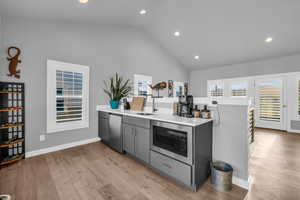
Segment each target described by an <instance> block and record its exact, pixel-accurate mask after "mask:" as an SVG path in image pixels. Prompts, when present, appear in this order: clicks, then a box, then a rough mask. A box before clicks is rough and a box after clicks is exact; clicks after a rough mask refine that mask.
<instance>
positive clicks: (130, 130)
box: [123, 124, 135, 154]
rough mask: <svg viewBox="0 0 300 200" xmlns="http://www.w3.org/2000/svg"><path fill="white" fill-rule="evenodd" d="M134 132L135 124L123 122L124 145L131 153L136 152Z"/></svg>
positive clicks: (125, 149)
mask: <svg viewBox="0 0 300 200" xmlns="http://www.w3.org/2000/svg"><path fill="white" fill-rule="evenodd" d="M134 134H135V132H134V126H132V125H128V124H123V147H124V151H126V152H127V153H130V154H134Z"/></svg>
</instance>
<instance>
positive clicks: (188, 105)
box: [177, 95, 194, 118]
mask: <svg viewBox="0 0 300 200" xmlns="http://www.w3.org/2000/svg"><path fill="white" fill-rule="evenodd" d="M178 98H179V101H178V109H177V115H179V116H182V117H188V118H191V117H193V113H192V110H193V99H194V98H193V96H192V95H188V96H179V97H178Z"/></svg>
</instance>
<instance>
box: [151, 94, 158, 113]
mask: <svg viewBox="0 0 300 200" xmlns="http://www.w3.org/2000/svg"><path fill="white" fill-rule="evenodd" d="M151 97H152V112H153V113H154V112H156V111H157V108H155V98H154V97H153V95H151Z"/></svg>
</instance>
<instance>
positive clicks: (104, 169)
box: [0, 142, 246, 200]
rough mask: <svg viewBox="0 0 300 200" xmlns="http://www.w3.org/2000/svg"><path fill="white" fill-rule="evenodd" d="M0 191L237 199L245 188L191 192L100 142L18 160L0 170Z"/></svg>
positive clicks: (39, 197)
mask: <svg viewBox="0 0 300 200" xmlns="http://www.w3.org/2000/svg"><path fill="white" fill-rule="evenodd" d="M0 177H1V178H0V193H2V194H3V193H8V194H11V195H13V199H14V200H15V199H16V200H58V199H59V200H98V199H99V200H183V199H191V200H199V199H207V200H217V199H224V200H234V199H237V200H240V199H243V198H244V197H245V196H246V190H244V189H242V188H239V187H237V186H234V187H233V190H232V191H231V192H227V193H220V192H217V191H216V190H214V188H213V187H212V186H211V185H210V183H209V181H208V182H207V183H206V184H205V185H204V186H203V187H202V188H201V189H200V190H199V191H198V192H196V193H193V192H191V191H190V190H188V189H186V188H185V187H183V186H181V185H177V184H176V183H174V182H173V181H172V180H170V179H168V178H165V177H162V176H160V175H159V174H157V173H155V172H154V171H153V170H151V169H149V168H147V167H145V166H144V165H143V164H141V163H139V162H137V161H135V160H133V159H132V158H130V157H129V156H124V155H120V154H119V153H117V152H115V151H112V150H111V149H109V148H108V147H106V146H105V145H103V144H102V143H100V142H99V143H93V144H88V145H83V146H79V147H75V148H71V149H66V150H63V151H58V152H54V153H50V154H46V155H42V156H37V157H33V158H29V159H26V160H22V161H20V162H18V163H16V164H13V165H11V166H8V167H6V168H3V169H1V170H0Z"/></svg>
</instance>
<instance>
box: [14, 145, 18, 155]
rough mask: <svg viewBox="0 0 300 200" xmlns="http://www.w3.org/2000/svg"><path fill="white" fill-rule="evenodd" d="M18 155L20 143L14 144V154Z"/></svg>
mask: <svg viewBox="0 0 300 200" xmlns="http://www.w3.org/2000/svg"><path fill="white" fill-rule="evenodd" d="M15 155H18V144H14V156H15Z"/></svg>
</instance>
